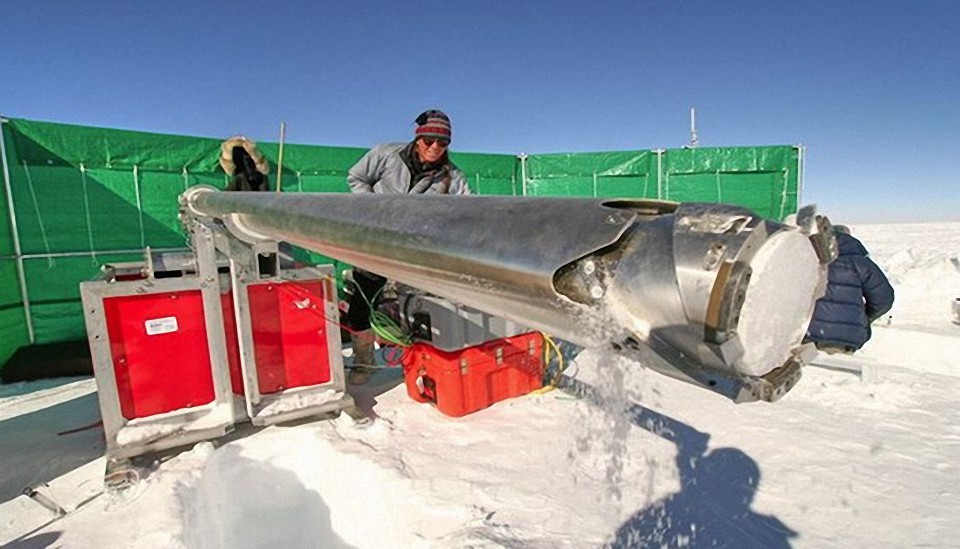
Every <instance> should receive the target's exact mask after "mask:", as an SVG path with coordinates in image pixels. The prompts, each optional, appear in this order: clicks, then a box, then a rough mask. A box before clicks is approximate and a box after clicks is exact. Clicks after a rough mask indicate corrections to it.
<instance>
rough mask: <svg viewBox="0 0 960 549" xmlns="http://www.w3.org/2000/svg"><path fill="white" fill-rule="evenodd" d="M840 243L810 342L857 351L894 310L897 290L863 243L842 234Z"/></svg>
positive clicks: (809, 332)
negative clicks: (873, 327) (875, 325)
mask: <svg viewBox="0 0 960 549" xmlns="http://www.w3.org/2000/svg"><path fill="white" fill-rule="evenodd" d="M837 243H838V244H839V247H840V255H839V257H837V259H835V260H834V261H833V263H831V264H830V267H829V269H828V283H827V292H826V294H825V295H824V296H823V297H822V298H820V300H818V301H817V305H816V307H815V308H814V311H813V318H812V319H811V320H810V326H809V327H808V328H807V339H808V340H812V341H813V342H815V343H816V344H817V347H823V346H830V347H840V348H842V349H845V350H847V351H855V350H857V349H859V348H860V347H863V344H864V343H866V342H867V340H869V339H870V323H871V322H873V321H874V320H876V319H877V318H879V317H881V316H883V314H884V313H886V312H887V311H889V310H890V308H891V307H893V287H892V286H890V282H889V281H888V280H887V277H886V276H884V274H883V271H881V270H880V267H878V266H877V264H876V263H874V262H873V260H872V259H870V258H869V257H867V249H866V248H864V247H863V244H861V243H860V241H859V240H857V239H856V238H854V237H852V236H850V235H848V234H843V233H838V234H837Z"/></svg>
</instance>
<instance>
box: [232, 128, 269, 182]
mask: <svg viewBox="0 0 960 549" xmlns="http://www.w3.org/2000/svg"><path fill="white" fill-rule="evenodd" d="M234 147H243V149H244V150H245V151H247V154H249V155H250V158H252V159H253V162H254V164H256V167H257V171H258V172H260V173H262V174H263V175H267V173H269V171H270V166H269V165H268V164H267V159H266V157H264V156H263V153H262V152H260V149H258V148H257V144H256V143H254V142H253V141H251V140H249V139H247V138H246V137H244V136H242V135H235V136H233V137H231V138H230V139H227V140H226V141H224V142H223V144H221V145H220V166H221V167H222V168H223V171H225V172H227V174H229V175H233V173H234V172H235V171H236V169H237V166H236V165H235V164H234V162H233V148H234Z"/></svg>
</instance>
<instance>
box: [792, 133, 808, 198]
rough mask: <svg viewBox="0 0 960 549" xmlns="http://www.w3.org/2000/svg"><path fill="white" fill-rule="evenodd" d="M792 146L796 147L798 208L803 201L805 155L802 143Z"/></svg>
mask: <svg viewBox="0 0 960 549" xmlns="http://www.w3.org/2000/svg"><path fill="white" fill-rule="evenodd" d="M794 147H795V148H796V149H797V208H798V209H799V208H800V204H801V203H802V202H803V200H802V196H803V177H804V176H805V175H806V173H804V171H805V170H804V169H803V168H804V166H803V165H804V160H806V158H805V156H806V155H804V153H803V149H804V147H803V145H794Z"/></svg>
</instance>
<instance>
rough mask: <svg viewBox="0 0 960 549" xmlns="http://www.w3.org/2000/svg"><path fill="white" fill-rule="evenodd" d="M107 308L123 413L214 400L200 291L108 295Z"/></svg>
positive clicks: (137, 414)
mask: <svg viewBox="0 0 960 549" xmlns="http://www.w3.org/2000/svg"><path fill="white" fill-rule="evenodd" d="M103 307H104V313H105V315H106V320H107V334H108V336H109V338H110V355H111V357H112V358H113V368H114V375H115V376H116V381H117V391H118V395H119V398H120V410H121V412H122V414H123V417H125V418H127V419H134V418H138V417H146V416H152V415H155V414H161V413H164V412H170V411H173V410H178V409H180V408H187V407H193V406H200V405H203V404H208V403H210V402H212V401H213V399H214V392H213V375H212V372H211V367H210V350H209V347H208V345H207V329H206V325H205V317H204V314H203V300H202V297H201V295H200V290H190V291H182V292H167V293H159V294H146V295H130V296H121V297H108V298H104V300H103Z"/></svg>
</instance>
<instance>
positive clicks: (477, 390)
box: [403, 332, 544, 417]
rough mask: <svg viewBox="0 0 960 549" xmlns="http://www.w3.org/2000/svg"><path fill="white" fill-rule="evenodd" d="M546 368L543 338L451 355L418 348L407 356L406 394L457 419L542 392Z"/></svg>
mask: <svg viewBox="0 0 960 549" xmlns="http://www.w3.org/2000/svg"><path fill="white" fill-rule="evenodd" d="M543 367H544V363H543V336H542V335H540V333H539V332H531V333H527V334H522V335H517V336H511V337H506V338H503V339H497V340H494V341H488V342H486V343H481V344H480V345H475V346H473V347H467V348H466V349H462V350H459V351H452V352H447V351H441V350H440V349H437V348H436V347H433V346H431V345H430V344H428V343H415V344H414V345H413V346H412V347H410V348H408V349H407V351H406V353H404V355H403V377H404V382H405V383H406V386H407V394H408V395H410V397H411V398H412V399H414V400H416V401H418V402H432V403H434V404H436V406H437V409H439V410H440V411H441V412H443V413H444V414H446V415H448V416H454V417H459V416H464V415H467V414H470V413H473V412H476V411H477V410H482V409H484V408H487V407H489V406H490V405H492V404H494V403H496V402H500V401H501V400H505V399H508V398H513V397H517V396H521V395H525V394H527V393H529V392H530V391H534V390H536V389H539V388H540V387H542V386H543Z"/></svg>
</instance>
